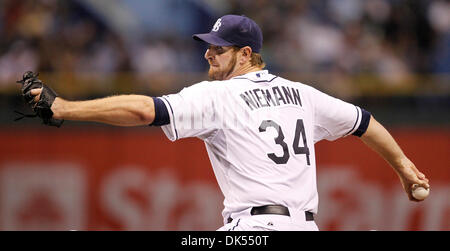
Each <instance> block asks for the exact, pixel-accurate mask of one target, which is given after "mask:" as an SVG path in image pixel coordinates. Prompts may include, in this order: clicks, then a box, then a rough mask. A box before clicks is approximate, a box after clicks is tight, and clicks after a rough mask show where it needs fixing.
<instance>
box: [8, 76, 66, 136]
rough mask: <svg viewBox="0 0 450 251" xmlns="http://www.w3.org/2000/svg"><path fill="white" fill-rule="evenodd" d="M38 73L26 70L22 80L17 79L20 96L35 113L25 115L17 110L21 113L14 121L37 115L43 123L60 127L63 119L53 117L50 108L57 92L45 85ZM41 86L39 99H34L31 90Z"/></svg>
mask: <svg viewBox="0 0 450 251" xmlns="http://www.w3.org/2000/svg"><path fill="white" fill-rule="evenodd" d="M38 75H39V74H35V73H33V72H31V71H27V72H25V73H24V74H23V77H22V80H19V81H17V83H20V84H22V96H23V97H24V98H25V101H26V102H27V103H28V104H29V105H30V106H31V108H32V109H33V111H34V112H35V114H32V115H25V114H23V113H21V112H17V111H16V112H17V113H19V114H21V115H22V117H19V118H17V119H15V121H17V120H20V119H22V118H24V117H39V118H41V119H42V122H43V123H44V124H45V125H49V126H56V127H60V126H61V125H62V123H63V122H64V120H60V119H54V118H53V112H52V110H51V109H50V108H51V107H52V104H53V102H54V101H55V98H56V97H58V94H56V92H55V91H54V90H52V89H51V88H50V87H48V86H47V85H45V84H44V83H43V82H42V81H41V80H39V79H38V78H37V77H38ZM40 88H42V92H41V96H40V98H39V101H37V102H36V101H35V100H34V96H33V95H31V90H33V89H40Z"/></svg>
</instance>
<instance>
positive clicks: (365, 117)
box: [352, 108, 371, 137]
mask: <svg viewBox="0 0 450 251" xmlns="http://www.w3.org/2000/svg"><path fill="white" fill-rule="evenodd" d="M361 112H362V118H361V123H360V124H359V127H358V129H356V131H355V132H354V133H353V134H352V135H355V136H358V137H361V136H362V135H363V134H364V133H365V132H366V131H367V127H369V121H370V116H371V114H370V112H368V111H366V110H364V109H362V108H361Z"/></svg>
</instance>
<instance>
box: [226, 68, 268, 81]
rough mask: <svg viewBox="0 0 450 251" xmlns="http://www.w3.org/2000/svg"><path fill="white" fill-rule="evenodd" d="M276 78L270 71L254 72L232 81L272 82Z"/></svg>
mask: <svg viewBox="0 0 450 251" xmlns="http://www.w3.org/2000/svg"><path fill="white" fill-rule="evenodd" d="M275 77H276V76H274V75H272V74H270V73H269V71H268V70H261V71H254V72H249V73H247V74H244V75H241V76H237V77H234V78H231V79H248V80H250V81H253V82H267V81H272V80H273V79H274V78H275Z"/></svg>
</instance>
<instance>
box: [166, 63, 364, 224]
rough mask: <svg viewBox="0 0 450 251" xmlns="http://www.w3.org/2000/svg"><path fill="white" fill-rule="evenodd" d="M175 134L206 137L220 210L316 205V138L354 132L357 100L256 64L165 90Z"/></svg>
mask: <svg viewBox="0 0 450 251" xmlns="http://www.w3.org/2000/svg"><path fill="white" fill-rule="evenodd" d="M161 99H162V100H163V101H164V103H165V105H166V107H167V109H168V112H169V115H170V124H168V125H165V126H163V127H162V129H163V131H164V133H165V134H166V136H167V137H168V138H169V139H170V140H172V141H175V140H178V139H181V138H186V137H198V138H200V139H202V140H203V141H204V142H205V145H206V149H207V151H208V155H209V159H210V161H211V164H212V167H213V169H214V173H215V175H216V178H217V181H218V184H219V186H220V189H221V190H222V192H223V194H224V196H225V200H224V206H225V208H224V210H223V213H222V215H223V217H224V219H226V218H227V217H229V216H230V214H231V213H234V212H239V211H242V210H245V209H248V208H251V207H255V206H263V205H273V204H278V205H284V206H286V207H288V208H290V209H291V208H293V209H298V210H302V211H310V212H313V213H317V207H318V194H317V187H316V160H315V151H314V144H315V143H316V142H318V141H320V140H322V139H327V140H335V139H338V138H340V137H344V136H346V135H349V134H352V133H353V132H354V131H355V130H357V128H358V127H359V125H360V123H361V118H362V111H361V109H360V108H359V107H357V106H355V105H352V104H349V103H347V102H344V101H342V100H339V99H336V98H333V97H331V96H329V95H327V94H324V93H322V92H320V91H318V90H316V89H314V88H312V87H310V86H308V85H304V84H301V83H298V82H292V81H289V80H286V79H283V78H281V77H278V76H275V75H272V74H269V73H268V71H266V70H263V71H258V72H251V73H248V74H245V75H242V76H238V77H234V78H232V79H230V80H225V81H211V82H208V81H205V82H200V83H198V84H195V85H192V86H190V87H187V88H184V89H183V90H182V91H180V92H179V93H177V94H172V95H167V96H163V97H161Z"/></svg>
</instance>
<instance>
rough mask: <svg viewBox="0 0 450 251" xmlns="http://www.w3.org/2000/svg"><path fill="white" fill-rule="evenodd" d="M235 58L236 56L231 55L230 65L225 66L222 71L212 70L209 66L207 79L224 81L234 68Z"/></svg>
mask: <svg viewBox="0 0 450 251" xmlns="http://www.w3.org/2000/svg"><path fill="white" fill-rule="evenodd" d="M236 61H237V57H236V55H233V57H232V58H231V61H230V63H229V64H228V65H227V67H226V68H225V69H224V70H222V71H219V70H214V67H212V66H210V67H209V71H208V77H209V79H211V80H225V79H227V77H228V76H230V74H231V73H232V72H233V70H234V67H235V66H236Z"/></svg>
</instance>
